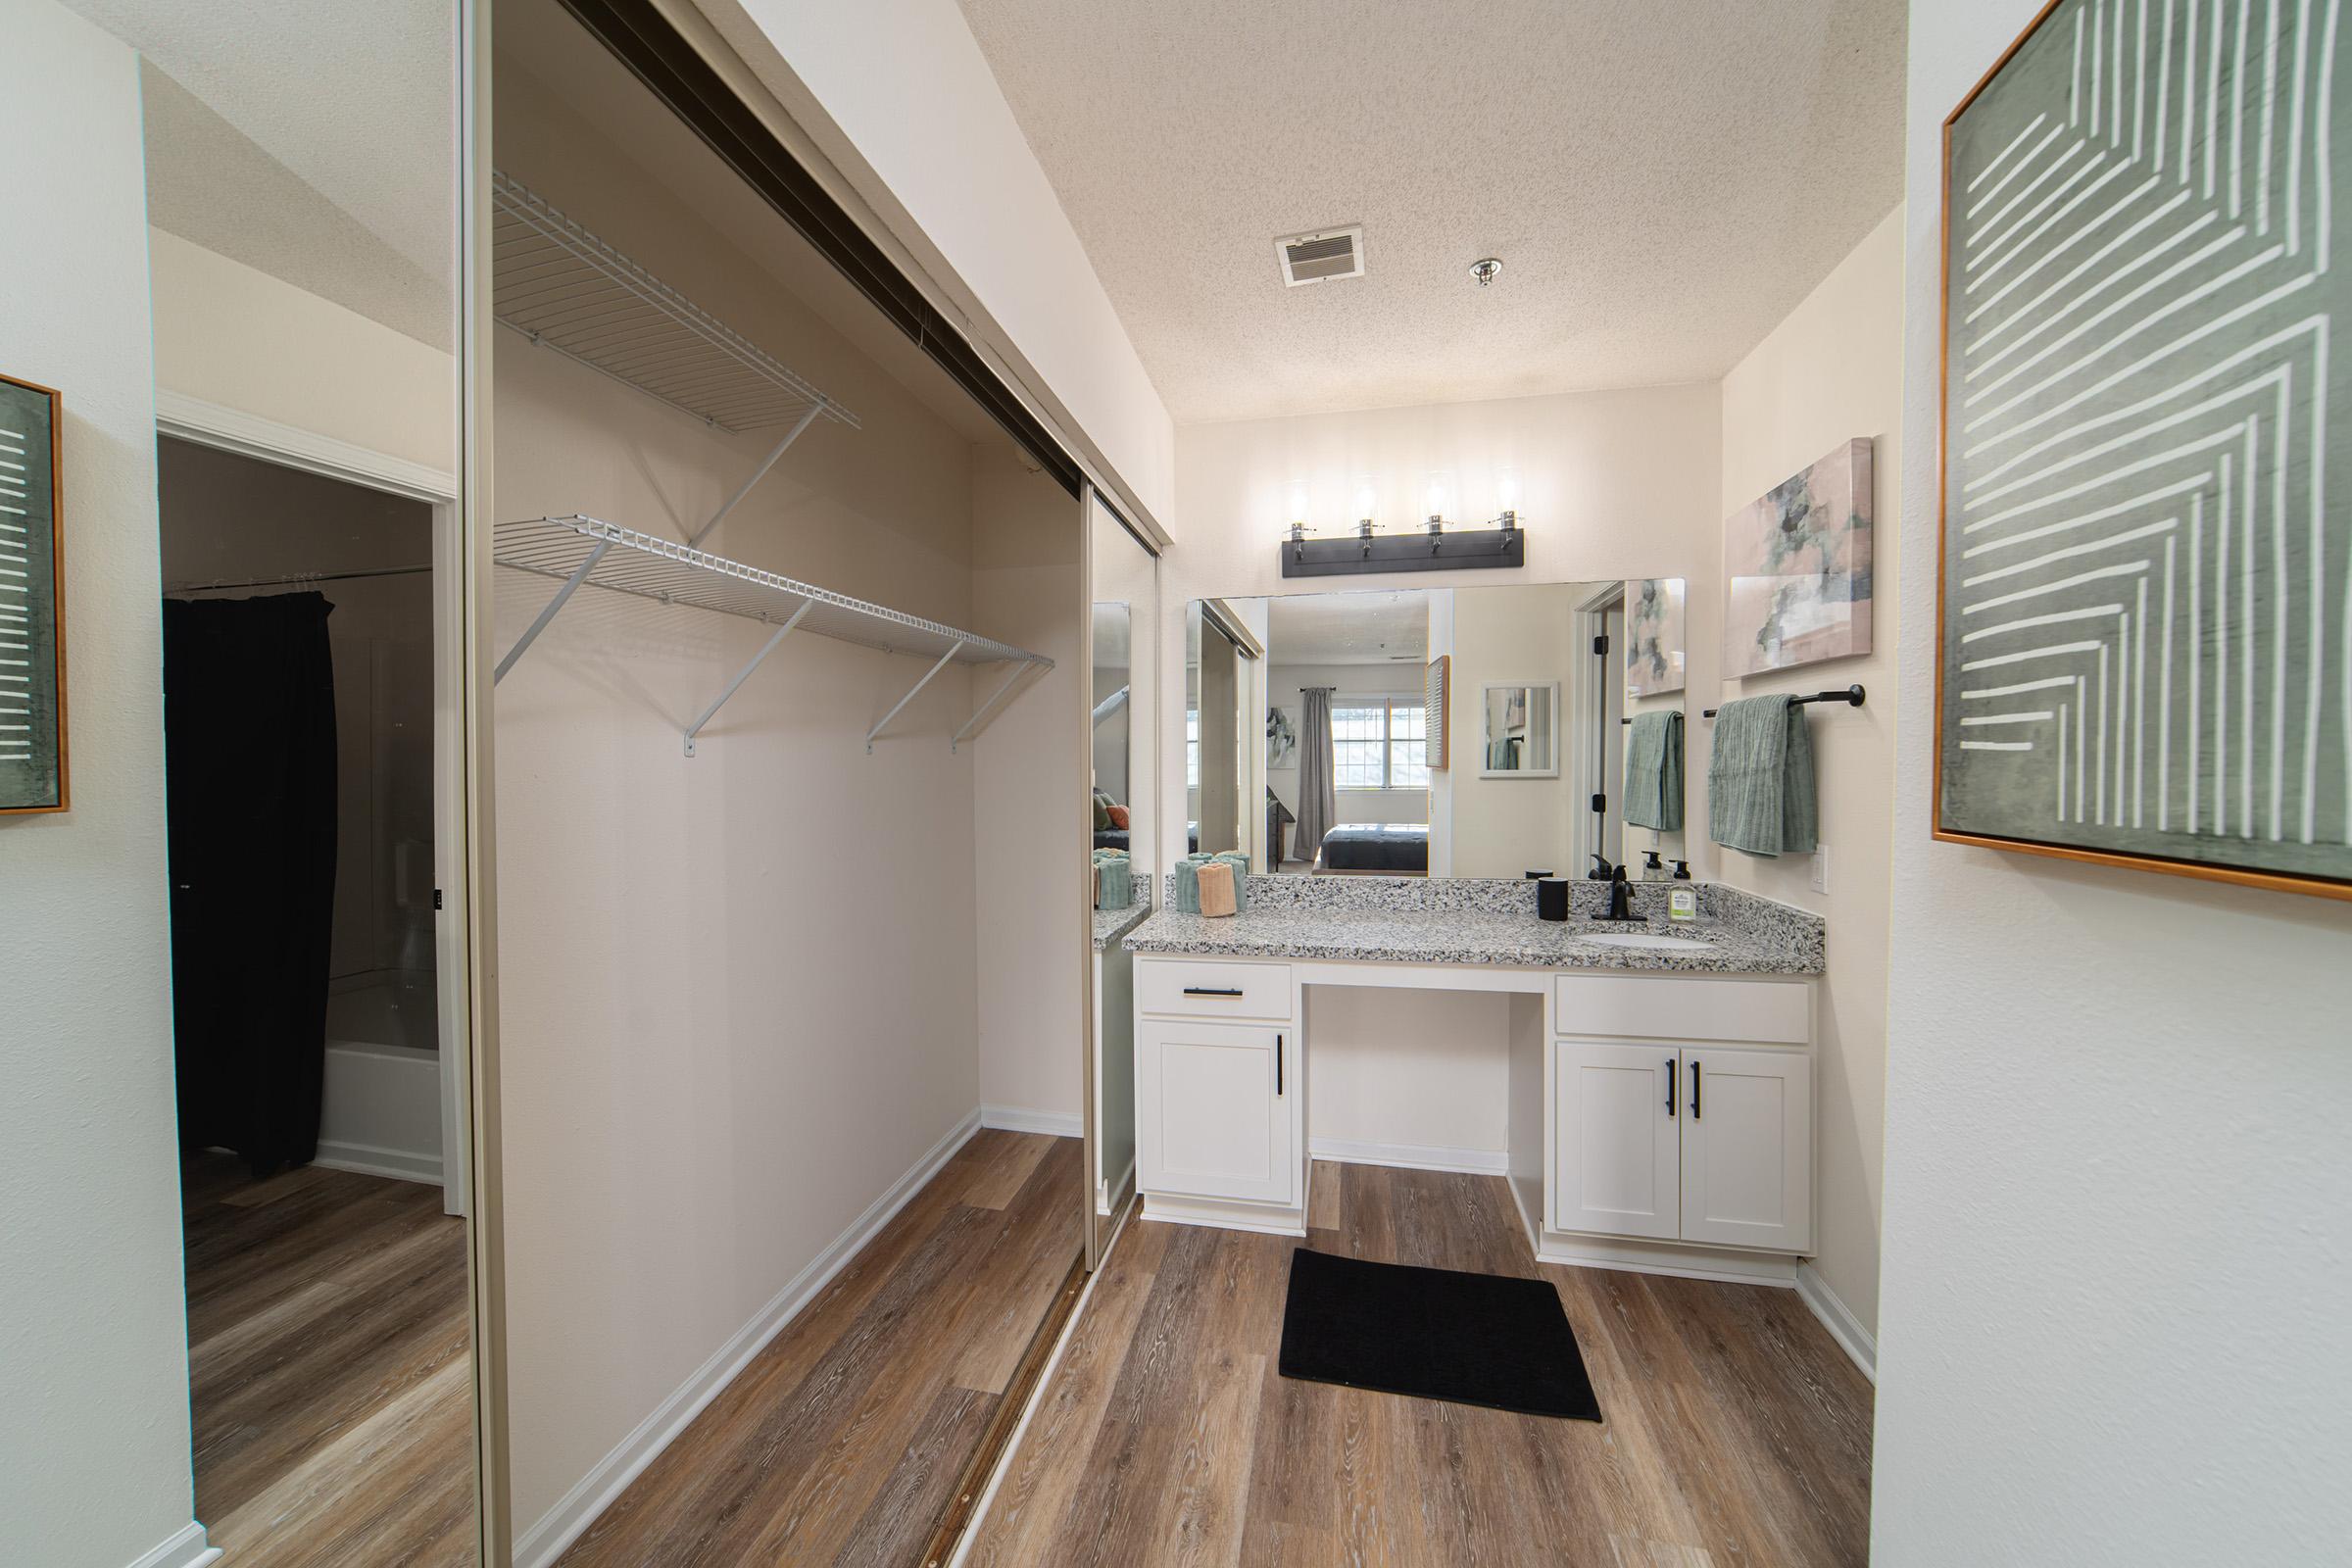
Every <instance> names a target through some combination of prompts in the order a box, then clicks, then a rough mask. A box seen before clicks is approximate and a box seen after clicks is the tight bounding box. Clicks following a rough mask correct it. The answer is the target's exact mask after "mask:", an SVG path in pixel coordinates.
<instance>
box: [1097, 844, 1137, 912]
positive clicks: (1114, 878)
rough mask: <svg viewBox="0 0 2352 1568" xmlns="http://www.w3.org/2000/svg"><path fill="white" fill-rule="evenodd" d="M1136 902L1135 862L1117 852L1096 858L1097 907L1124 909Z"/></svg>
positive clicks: (1110, 852) (1102, 854)
mask: <svg viewBox="0 0 2352 1568" xmlns="http://www.w3.org/2000/svg"><path fill="white" fill-rule="evenodd" d="M1134 902H1135V862H1134V861H1132V860H1130V859H1128V858H1127V857H1126V856H1124V855H1121V854H1118V853H1117V852H1115V851H1109V852H1103V853H1098V854H1097V855H1096V856H1095V907H1096V908H1098V909H1124V908H1126V907H1128V906H1129V905H1131V904H1133V903H1134Z"/></svg>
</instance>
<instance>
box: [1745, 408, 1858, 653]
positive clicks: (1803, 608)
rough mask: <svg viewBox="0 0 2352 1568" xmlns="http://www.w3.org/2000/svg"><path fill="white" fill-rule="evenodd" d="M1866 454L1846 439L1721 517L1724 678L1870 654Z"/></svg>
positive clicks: (1855, 443) (1856, 439) (1856, 442)
mask: <svg viewBox="0 0 2352 1568" xmlns="http://www.w3.org/2000/svg"><path fill="white" fill-rule="evenodd" d="M1870 453H1871V447H1870V442H1869V440H1868V439H1867V438H1864V437H1856V438H1855V439H1854V440H1851V441H1848V442H1846V443H1845V444H1844V445H1843V446H1841V447H1839V448H1838V450H1837V451H1835V452H1833V453H1831V454H1830V455H1829V456H1828V457H1826V458H1823V459H1822V460H1821V461H1820V462H1818V463H1816V464H1814V465H1813V466H1811V467H1809V468H1807V469H1805V470H1804V471H1803V472H1802V473H1799V474H1797V475H1796V476H1795V477H1794V478H1792V479H1788V480H1785V481H1783V482H1782V483H1780V484H1777V485H1774V486H1773V487H1772V488H1771V489H1770V490H1768V491H1766V492H1765V493H1764V494H1763V495H1761V496H1759V497H1758V498H1757V499H1756V500H1754V501H1752V502H1750V503H1749V504H1748V505H1747V506H1745V507H1742V508H1741V509H1740V511H1738V512H1736V513H1734V514H1733V515H1731V516H1730V517H1729V518H1727V519H1726V520H1725V522H1724V525H1723V571H1724V604H1723V673H1724V675H1725V677H1726V678H1727V679H1737V678H1738V677H1740V676H1741V675H1757V674H1762V673H1763V672H1765V671H1767V670H1774V669H1787V668H1789V666H1790V665H1793V664H1812V663H1818V662H1821V661H1822V660H1825V659H1845V658H1849V657H1851V656H1852V655H1855V654H1867V653H1869V652H1870V602H1871V581H1870V511H1871V508H1870V485H1871V474H1870Z"/></svg>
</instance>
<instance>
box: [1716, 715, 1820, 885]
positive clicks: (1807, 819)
mask: <svg viewBox="0 0 2352 1568" xmlns="http://www.w3.org/2000/svg"><path fill="white" fill-rule="evenodd" d="M1707 822H1708V832H1709V836H1710V837H1712V838H1713V839H1714V840H1715V842H1716V843H1718V844H1720V845H1722V846H1724V848H1726V849H1732V850H1744V851H1745V852H1746V853H1748V854H1750V855H1810V854H1812V853H1813V850H1814V846H1815V844H1816V842H1817V838H1816V835H1817V834H1818V832H1819V823H1820V819H1819V816H1818V807H1817V804H1816V802H1815V801H1814V798H1813V737H1812V735H1811V733H1810V732H1809V731H1808V730H1807V729H1806V728H1805V711H1804V710H1803V709H1801V708H1798V707H1796V706H1795V705H1794V704H1792V703H1790V702H1789V699H1788V698H1787V697H1783V696H1773V697H1747V698H1742V699H1740V701H1738V702H1734V703H1726V704H1724V705H1723V707H1722V708H1721V709H1720V710H1718V711H1716V714H1715V746H1714V752H1713V755H1712V756H1711V757H1710V758H1709V759H1708V760H1707Z"/></svg>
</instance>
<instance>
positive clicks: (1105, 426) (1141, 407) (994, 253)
mask: <svg viewBox="0 0 2352 1568" xmlns="http://www.w3.org/2000/svg"><path fill="white" fill-rule="evenodd" d="M702 9H703V10H704V12H705V13H706V14H707V15H708V16H709V17H710V18H711V22H712V24H713V25H716V26H717V27H718V29H719V30H720V32H721V33H722V34H724V35H725V36H726V38H727V40H728V41H729V42H730V43H731V44H733V45H734V46H735V48H736V49H737V51H738V52H740V53H741V54H742V55H743V57H744V58H745V60H746V61H748V62H749V63H750V64H751V65H752V67H753V69H754V70H755V71H757V72H759V73H760V75H761V77H762V78H763V79H764V80H766V81H767V83H768V85H769V86H770V88H771V89H772V90H774V91H775V92H776V93H777V94H778V96H779V98H780V99H781V100H782V102H783V104H784V106H785V108H786V109H787V110H788V111H789V112H791V113H792V114H793V115H794V116H795V117H796V119H798V120H799V121H800V122H801V123H802V125H803V128H805V129H806V130H807V131H808V132H809V134H810V135H811V136H813V137H814V138H815V139H816V141H817V143H818V145H819V146H820V147H821V148H822V149H823V150H824V152H825V153H826V154H827V156H829V157H830V158H832V160H833V161H834V163H835V164H836V165H837V166H838V167H839V168H840V169H841V170H842V172H844V173H845V174H846V175H848V176H849V177H850V178H851V179H852V180H853V182H855V183H856V184H857V185H858V192H859V194H860V195H861V196H863V197H864V198H865V199H866V200H867V201H868V202H869V203H871V204H872V205H873V206H874V208H875V209H876V211H877V212H879V213H881V214H882V215H883V217H884V219H885V221H889V222H890V224H891V226H892V228H893V230H894V232H895V233H896V235H897V237H898V238H899V240H900V241H901V242H902V243H904V244H906V245H907V246H908V248H909V249H911V250H912V251H913V252H914V253H915V254H916V256H917V257H918V258H919V259H921V260H922V261H924V262H925V264H926V265H927V266H928V267H930V268H931V269H932V270H934V274H935V275H937V276H939V278H940V281H941V282H942V283H943V284H946V285H948V286H950V287H951V288H952V289H954V290H955V291H956V293H958V294H959V295H960V296H963V297H965V298H966V299H967V300H968V308H969V309H970V310H971V311H972V312H973V314H974V317H975V321H976V324H978V325H980V326H981V327H982V332H981V334H980V335H981V336H982V337H983V339H984V340H985V341H993V342H995V343H996V344H997V345H998V346H999V347H1001V348H1004V349H1005V350H1007V351H1008V353H1009V355H1010V356H1011V357H1013V358H1014V359H1015V360H1016V362H1018V361H1025V362H1026V363H1027V365H1028V366H1029V367H1030V368H1033V370H1034V372H1035V375H1036V378H1037V382H1038V390H1039V391H1040V392H1041V393H1042V394H1043V395H1044V396H1045V397H1046V398H1048V399H1050V400H1051V401H1053V402H1054V403H1057V404H1058V405H1060V411H1061V412H1062V413H1064V414H1065V415H1066V416H1067V417H1068V418H1069V420H1070V421H1071V422H1072V423H1073V424H1074V425H1075V426H1076V428H1077V431H1078V432H1079V434H1080V436H1081V439H1082V441H1083V442H1084V443H1085V444H1087V445H1090V446H1092V447H1093V448H1094V449H1095V450H1096V451H1097V452H1098V453H1099V454H1100V456H1101V458H1102V460H1103V462H1105V463H1106V464H1107V465H1108V466H1109V467H1110V468H1111V469H1112V470H1114V471H1115V472H1116V473H1117V475H1118V476H1119V477H1120V478H1121V479H1122V480H1123V481H1124V482H1125V483H1126V484H1127V485H1128V486H1129V488H1130V489H1131V490H1132V491H1133V492H1134V495H1135V497H1136V499H1137V500H1139V501H1140V502H1141V503H1142V504H1143V506H1144V507H1145V508H1146V509H1148V510H1149V511H1150V512H1151V513H1152V514H1153V515H1156V516H1157V517H1158V519H1159V520H1160V521H1161V522H1162V523H1163V524H1168V523H1169V521H1170V519H1171V517H1172V516H1173V515H1174V506H1173V496H1174V489H1175V486H1174V481H1173V475H1172V469H1173V462H1174V459H1173V452H1174V444H1175V436H1174V428H1173V426H1172V425H1171V424H1170V422H1169V419H1168V413H1167V409H1166V406H1165V405H1163V404H1162V403H1161V402H1160V400H1159V394H1158V393H1157V392H1156V391H1155V390H1153V388H1152V379H1151V377H1150V376H1149V375H1148V374H1147V373H1146V372H1145V370H1144V366H1143V362H1142V361H1141V360H1139V359H1137V358H1136V354H1135V348H1134V345H1133V344H1131V343H1130V342H1129V341H1128V338H1127V330H1126V328H1125V327H1124V326H1122V325H1121V324H1120V322H1119V319H1118V316H1117V313H1116V312H1114V311H1113V310H1112V309H1111V304H1110V296H1109V295H1107V294H1105V293H1104V292H1103V285H1102V282H1101V281H1100V280H1099V279H1098V278H1097V277H1096V276H1095V270H1094V264H1093V263H1092V262H1091V261H1089V260H1088V259H1087V255H1086V251H1085V249H1084V247H1082V246H1081V245H1080V244H1079V242H1078V234H1077V231H1076V230H1075V229H1073V228H1071V227H1070V221H1069V219H1068V218H1067V217H1066V216H1065V215H1064V214H1063V213H1062V210H1061V202H1060V200H1059V198H1057V197H1056V196H1055V195H1054V187H1053V185H1052V183H1051V182H1049V181H1048V180H1047V178H1046V173H1045V171H1044V170H1043V169H1042V168H1040V167H1039V165H1038V162H1037V158H1036V156H1035V155H1034V154H1032V153H1031V152H1030V150H1029V142H1028V139H1027V138H1026V137H1025V136H1023V135H1022V133H1021V127H1020V125H1019V123H1017V122H1016V121H1015V120H1014V119H1013V117H1012V109H1011V106H1010V105H1008V104H1007V103H1006V102H1005V94H1004V92H1003V90H1002V89H1000V88H999V87H998V85H997V78H996V75H995V74H994V73H992V72H991V71H990V70H989V68H988V61H987V59H986V57H984V56H983V55H982V54H981V52H980V45H979V42H978V40H976V39H975V38H974V37H973V36H972V30H971V28H970V26H969V25H966V24H965V22H964V20H963V13H962V11H961V10H959V9H958V8H957V6H956V0H883V3H879V4H867V5H830V6H822V5H800V4H789V3H786V0H704V3H703V5H702ZM991 323H993V325H992V324H991Z"/></svg>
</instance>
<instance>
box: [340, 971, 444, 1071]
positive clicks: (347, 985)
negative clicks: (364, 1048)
mask: <svg viewBox="0 0 2352 1568" xmlns="http://www.w3.org/2000/svg"><path fill="white" fill-rule="evenodd" d="M437 1008H438V1003H437V1002H436V1000H435V998H434V995H433V974H432V971H431V970H429V969H425V970H417V969H375V970H370V971H369V972H368V973H366V974H354V975H344V976H342V977H340V978H338V979H334V980H330V981H328V982H327V987H326V1038H327V1040H328V1041H329V1042H330V1043H331V1042H334V1041H351V1042H354V1043H356V1044H364V1045H376V1046H408V1047H412V1048H414V1049H416V1050H418V1051H425V1052H430V1051H431V1050H433V1048H434V1044H435V1042H436V1040H437V1038H438V1036H439V1034H440V1018H439V1015H438V1011H437Z"/></svg>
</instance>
